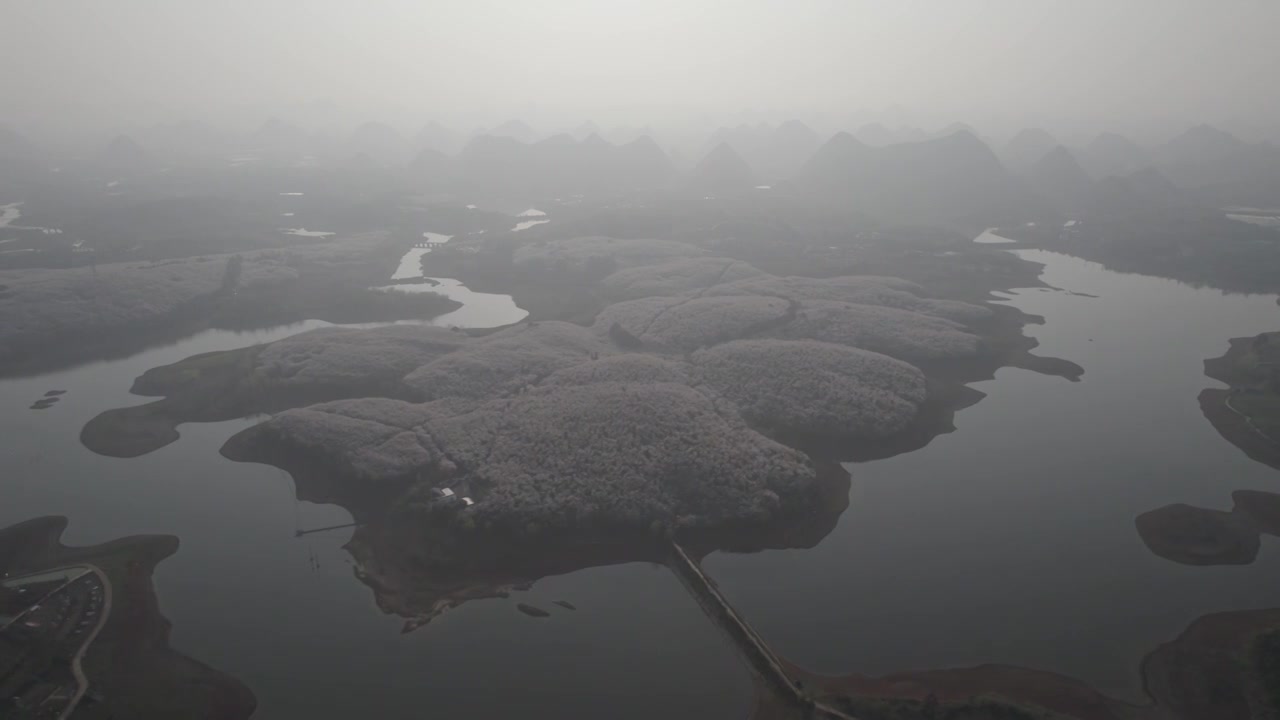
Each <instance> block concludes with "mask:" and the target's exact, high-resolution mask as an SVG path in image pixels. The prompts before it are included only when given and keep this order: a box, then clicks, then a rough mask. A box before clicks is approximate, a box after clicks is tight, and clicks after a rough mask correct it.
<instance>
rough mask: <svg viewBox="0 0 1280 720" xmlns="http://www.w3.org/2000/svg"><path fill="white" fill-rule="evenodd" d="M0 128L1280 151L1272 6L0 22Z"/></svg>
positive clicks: (750, 2) (721, 4)
mask: <svg viewBox="0 0 1280 720" xmlns="http://www.w3.org/2000/svg"><path fill="white" fill-rule="evenodd" d="M0 9H3V16H0V17H3V23H4V27H5V29H6V32H5V33H4V40H3V42H0V96H2V97H3V98H4V101H3V104H0V119H8V120H11V121H20V122H25V123H27V124H31V123H53V124H58V123H63V124H74V123H75V122H86V123H88V122H155V121H159V120H171V119H176V118H182V117H190V116H196V117H202V118H205V119H211V120H215V121H221V120H234V121H242V122H246V123H254V124H256V123H259V122H261V121H262V119H263V118H264V117H266V116H267V115H270V114H277V113H282V112H283V113H288V112H299V113H301V112H311V113H313V114H316V115H324V114H326V113H327V114H328V115H330V116H332V119H333V120H334V121H335V122H337V121H339V120H341V121H348V120H357V119H374V118H377V119H386V120H389V121H393V122H401V123H404V124H405V125H406V128H405V129H413V128H415V127H416V126H418V125H421V123H422V122H425V121H426V120H429V119H438V120H440V121H442V122H445V123H446V124H453V125H457V126H460V127H469V126H471V125H474V124H477V123H488V124H492V123H495V122H500V121H501V120H504V119H507V118H509V117H521V118H524V119H526V120H528V121H529V122H530V123H532V124H534V125H535V126H538V127H540V128H554V127H555V126H557V125H565V126H571V125H576V124H577V123H580V122H582V121H583V120H585V119H591V120H594V121H596V122H598V123H600V124H602V125H605V124H613V125H617V124H631V125H642V124H677V123H721V122H733V121H737V120H751V119H769V120H778V119H785V118H788V117H802V118H805V119H817V120H818V121H819V124H822V123H826V124H827V125H828V126H833V127H839V126H847V125H849V124H852V123H858V122H862V121H866V120H873V119H875V120H888V121H890V122H896V121H900V120H901V121H908V122H912V123H915V124H919V125H923V126H928V125H930V124H933V125H941V124H945V123H947V122H951V121H953V120H963V121H965V122H969V123H971V124H973V125H975V126H977V127H979V128H983V129H988V130H990V131H992V132H1011V131H1012V130H1014V129H1016V128H1018V127H1023V126H1031V125H1035V126H1042V127H1046V128H1049V129H1051V130H1055V131H1059V132H1088V131H1093V130H1096V129H1102V128H1114V129H1118V130H1121V131H1129V132H1142V131H1148V132H1173V131H1176V130H1178V129H1181V128H1185V127H1186V126H1188V125H1189V124H1193V123H1199V122H1206V121H1207V122H1213V123H1217V124H1220V125H1223V126H1226V127H1231V128H1235V129H1237V130H1244V131H1258V132H1262V131H1267V132H1272V131H1275V130H1276V129H1280V93H1277V92H1275V85H1276V82H1277V79H1276V78H1277V70H1280V41H1277V38H1276V34H1275V33H1276V28H1277V27H1278V26H1280V2H1276V1H1275V0H1215V1H1213V2H1210V1H1209V0H1203V1H1200V0H1072V1H1069V2H1067V1H1062V2H1058V1H1051V0H945V1H944V0H937V1H935V2H925V1H921V0H790V1H783V0H594V1H587V0H507V1H505V2H498V1H496V0H458V1H453V0H448V1H436V2H432V1H431V0H305V1H302V0H291V1H286V0H217V1H216V2H215V1H213V0H109V1H107V0H0Z"/></svg>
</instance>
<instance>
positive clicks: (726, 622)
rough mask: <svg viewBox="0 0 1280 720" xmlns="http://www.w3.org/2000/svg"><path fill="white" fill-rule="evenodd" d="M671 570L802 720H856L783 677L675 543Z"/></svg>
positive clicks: (761, 642) (743, 623)
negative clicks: (808, 719) (801, 714)
mask: <svg viewBox="0 0 1280 720" xmlns="http://www.w3.org/2000/svg"><path fill="white" fill-rule="evenodd" d="M671 550H672V553H671V554H672V562H671V569H672V570H674V571H675V573H676V576H677V577H679V578H680V582H681V583H683V584H684V586H685V587H686V588H687V589H688V590H689V592H690V593H692V594H693V597H694V598H695V599H697V601H698V604H699V605H700V606H702V609H703V611H704V612H706V613H707V614H708V615H710V616H711V617H712V618H713V619H714V620H715V621H716V623H717V624H718V625H720V627H721V628H722V629H723V630H724V631H725V632H726V633H728V634H729V637H731V638H732V639H733V641H734V643H735V644H736V645H737V646H738V649H739V650H741V651H742V654H743V655H745V656H746V658H747V661H748V662H749V663H750V664H751V667H752V669H754V670H755V672H756V674H757V675H759V676H760V677H761V678H762V679H763V680H764V681H765V682H767V683H769V685H770V686H771V687H772V688H773V690H774V691H775V692H776V693H778V695H779V697H781V698H784V699H786V700H787V701H789V702H792V703H794V704H795V705H796V706H797V707H798V708H800V709H801V711H802V712H806V713H808V714H807V715H804V717H819V718H834V719H835V720H857V719H856V718H854V717H852V716H850V715H847V714H845V713H843V712H841V711H840V710H837V709H835V708H833V707H831V706H830V705H827V704H826V703H820V702H817V701H815V700H814V699H813V698H811V697H809V695H808V694H807V693H805V692H804V691H803V690H801V689H800V687H799V686H797V685H796V683H795V682H794V681H793V680H792V679H791V678H790V677H789V676H788V675H787V672H786V670H784V669H783V666H782V661H781V660H779V659H778V656H776V655H774V654H773V650H771V649H770V648H769V645H768V644H767V643H766V642H765V641H764V639H763V638H761V637H760V635H758V634H757V633H756V631H755V630H754V629H752V627H751V626H750V625H748V624H747V621H746V620H743V619H742V616H741V615H739V614H738V611H737V610H734V609H733V606H732V605H730V604H729V601H728V600H727V599H726V598H725V597H724V595H721V594H720V589H719V588H717V587H716V585H715V582H714V581H712V580H711V578H709V577H707V576H706V574H705V573H703V572H702V568H701V567H700V566H699V565H698V563H696V562H694V561H693V558H690V557H689V554H688V553H686V552H685V550H684V548H682V547H680V544H679V543H677V542H676V541H674V540H672V541H671Z"/></svg>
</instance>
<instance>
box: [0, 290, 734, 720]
mask: <svg viewBox="0 0 1280 720" xmlns="http://www.w3.org/2000/svg"><path fill="white" fill-rule="evenodd" d="M473 295H479V294H473ZM494 297H498V296H494ZM501 297H506V296H501ZM507 300H508V302H509V301H510V298H507ZM513 307H514V306H513ZM464 309H465V308H464ZM517 310H518V308H517ZM459 312H461V311H459ZM519 312H520V313H521V314H523V312H524V311H523V310H519ZM473 313H475V314H474V315H473V317H472V319H473V320H475V321H476V324H477V325H478V326H493V325H501V324H505V323H506V322H508V321H509V316H508V315H506V314H504V313H503V312H499V313H497V314H496V315H489V316H485V315H484V313H482V312H476V311H474V310H473ZM455 324H456V323H455ZM324 325H326V323H322V322H307V323H301V324H298V325H293V326H289V327H285V328H276V329H272V330H269V331H262V332H253V333H232V332H221V331H210V332H204V333H201V334H199V335H196V336H193V337H191V338H188V339H186V340H183V341H181V342H178V343H174V344H173V345H170V346H168V347H162V348H155V349H152V350H148V351H146V352H142V353H139V354H138V355H135V356H133V357H131V358H128V359H125V360H119V361H111V362H101V363H94V364H90V365H85V366H82V367H80V368H76V369H72V370H67V371H63V372H57V373H51V374H48V375H44V376H39V377H34V378H22V379H12V380H0V467H3V468H4V469H5V472H4V476H3V478H4V479H3V488H4V490H3V492H4V495H3V497H4V502H3V503H0V526H5V525H9V524H12V523H15V522H19V521H22V520H26V519H29V518H32V517H36V516H40V515H66V516H68V517H69V518H70V527H69V528H68V532H67V534H66V537H65V538H64V540H65V541H66V542H68V543H70V544H90V543H99V542H104V541H107V540H111V539H114V538H118V537H122V536H126V535H132V534H138V533H166V534H172V535H176V536H178V537H179V538H180V540H181V546H180V548H179V550H178V553H177V554H176V555H174V556H173V557H171V558H169V559H167V560H165V561H164V562H162V563H161V564H160V566H159V568H158V569H157V572H156V576H155V581H156V587H157V591H158V594H159V599H160V607H161V610H162V612H163V613H164V614H165V616H166V617H168V618H169V620H171V621H172V622H173V634H172V644H173V646H174V647H175V648H176V649H178V650H180V651H182V652H185V653H187V654H189V655H191V656H193V657H195V658H197V659H199V660H200V661H202V662H204V663H207V664H209V665H211V666H213V667H214V668H216V669H218V670H221V671H223V672H227V673H230V674H232V675H234V676H236V677H238V678H240V679H241V680H242V681H244V682H245V683H247V684H248V685H249V686H250V688H251V689H252V690H253V691H254V693H255V694H256V695H257V697H258V701H259V710H258V713H257V715H256V716H257V717H263V718H285V717H306V718H317V719H327V718H333V719H335V720H337V719H342V720H347V719H348V718H353V717H378V718H415V719H416V718H421V717H423V716H424V711H425V710H424V709H429V713H430V715H431V717H440V718H474V717H504V716H507V715H509V714H510V712H511V710H512V709H513V708H519V709H521V712H522V714H525V715H527V716H530V717H539V716H544V714H545V716H548V717H620V718H636V719H637V720H640V719H645V720H648V719H649V718H654V717H673V718H740V717H743V716H745V714H746V713H747V712H748V710H749V708H750V704H751V700H752V695H751V681H750V676H749V674H748V671H747V668H746V666H745V665H744V664H743V663H742V662H741V660H740V659H739V657H738V655H737V654H736V651H735V650H734V648H733V646H732V645H731V644H729V642H728V641H727V640H726V639H725V638H724V637H722V636H721V634H720V632H719V630H718V629H717V628H716V627H715V626H714V625H712V624H710V623H709V622H707V620H706V618H705V616H704V615H703V613H702V611H701V609H700V608H699V607H698V605H697V604H696V602H695V601H694V600H693V599H692V598H691V597H690V596H689V595H688V593H687V592H686V591H685V590H684V588H683V587H682V586H681V585H680V583H679V581H678V580H677V579H676V577H675V576H674V575H672V574H671V573H670V572H669V571H668V570H666V568H664V567H660V566H652V565H649V564H645V563H632V564H627V565H620V566H613V567H602V568H593V569H588V570H583V571H580V572H575V573H571V574H568V575H564V576H560V577H553V578H547V579H544V580H542V581H541V582H539V583H537V585H536V586H535V587H534V588H532V589H531V590H530V591H527V592H516V593H512V595H511V597H510V598H507V599H492V600H482V601H477V602H473V603H470V604H467V605H465V606H463V607H461V608H458V609H456V610H454V611H451V612H448V613H445V614H444V615H443V616H442V617H440V618H437V619H436V620H434V621H433V622H431V623H430V624H429V625H427V626H425V627H423V628H420V629H418V630H416V631H414V632H412V633H410V634H408V635H402V634H401V633H400V628H401V622H402V621H401V620H399V619H397V618H394V617H391V616H387V615H384V614H383V613H382V612H381V611H380V610H378V608H377V607H376V606H375V604H374V601H373V595H372V593H371V591H370V590H369V589H368V588H367V587H365V586H364V585H363V584H361V583H360V582H359V581H357V580H356V579H355V577H354V576H353V573H352V567H351V565H350V562H349V559H348V556H347V554H346V552H345V551H344V550H342V547H341V546H342V544H343V543H345V542H346V540H347V539H348V538H349V537H350V530H338V531H332V532H328V533H320V534H316V535H308V536H306V537H305V538H303V539H298V538H295V537H294V531H295V530H296V529H298V528H314V527H323V526H328V525H334V524H341V523H345V522H349V521H350V516H349V515H348V514H347V513H346V512H345V511H344V510H342V509H341V508H339V507H336V506H331V505H314V504H310V503H300V502H296V501H295V499H294V494H293V482H292V480H291V479H290V478H289V477H288V475H286V474H284V473H282V472H281V471H279V470H277V469H275V468H272V467H268V466H265V465H253V464H240V463H233V462H230V461H228V460H225V459H224V458H222V456H221V455H219V454H218V449H219V448H220V447H221V446H222V444H223V443H224V442H225V441H226V439H227V438H228V437H230V436H231V435H232V434H234V433H235V432H237V431H239V430H241V429H243V428H245V427H248V426H249V425H251V424H252V423H253V422H254V421H253V420H240V421H233V422H224V423H212V424H188V425H183V426H182V427H181V428H180V432H181V433H182V437H181V439H180V440H178V441H177V442H175V443H173V444H172V445H169V446H168V447H165V448H163V449H161V450H159V451H157V452H154V453H151V454H149V455H146V456H144V457H141V458H137V459H133V460H122V459H115V458H107V457H102V456H99V455H95V454H93V453H91V452H89V451H88V450H86V449H85V448H84V447H83V446H82V445H80V443H79V441H78V438H79V433H80V428H81V427H83V425H84V424H85V423H86V422H87V421H88V420H89V419H90V418H92V417H93V416H94V415H96V414H98V413H99V412H101V411H103V410H105V409H108V408H112V407H121V406H124V405H133V404H140V403H143V402H146V401H147V399H146V398H141V397H137V396H133V395H130V394H129V392H128V389H129V387H130V385H131V383H132V382H133V378H135V377H136V376H138V375H139V374H141V373H142V372H144V371H145V370H147V369H148V368H151V367H155V366H157V365H162V364H166V363H171V362H176V361H178V360H181V359H182V358H185V357H188V356H190V355H193V354H195V353H200V352H208V351H212V350H218V349H228V348H233V347H243V346H247V345H252V344H255V343H260V342H268V341H271V340H276V339H279V338H281V337H286V336H288V335H291V334H294V333H297V332H302V331H304V330H308V329H312V328H315V327H321V326H324ZM51 389H57V390H66V391H67V393H66V395H64V396H62V399H61V400H60V401H59V402H58V403H56V404H55V405H54V406H53V407H51V408H49V409H47V410H43V411H34V410H28V409H27V407H28V406H29V405H30V404H31V403H32V402H33V401H34V400H36V399H38V398H39V397H41V396H42V395H43V394H44V393H45V392H46V391H47V390H51ZM313 554H314V557H315V558H317V559H318V560H319V568H318V569H315V570H313V569H312V567H311V560H312V557H313ZM555 600H564V601H567V602H569V603H571V604H572V605H574V606H575V607H576V608H577V609H576V610H573V611H570V610H567V609H564V608H561V607H558V606H556V605H554V604H552V602H553V601H555ZM521 602H523V603H528V604H531V605H534V606H537V607H540V608H542V609H544V610H547V611H548V612H550V613H551V615H550V617H547V618H540V619H539V618H531V617H528V616H526V615H524V614H522V613H520V612H519V611H518V610H517V609H516V604H517V603H521Z"/></svg>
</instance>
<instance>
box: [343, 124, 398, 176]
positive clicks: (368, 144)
mask: <svg viewBox="0 0 1280 720" xmlns="http://www.w3.org/2000/svg"><path fill="white" fill-rule="evenodd" d="M346 153H347V155H348V156H349V157H348V160H350V156H357V155H364V156H366V157H367V158H368V160H369V161H370V162H372V163H374V164H377V165H383V166H391V167H394V166H398V165H404V164H405V163H406V162H408V161H409V159H410V158H411V157H412V156H413V145H412V144H411V143H410V142H409V140H408V139H407V138H405V136H404V135H401V134H400V131H398V130H396V129H395V128H393V127H391V126H390V125H386V124H384V123H380V122H367V123H364V124H362V125H360V126H359V127H357V128H356V129H355V130H353V131H352V133H351V137H350V138H349V139H348V140H347V147H346Z"/></svg>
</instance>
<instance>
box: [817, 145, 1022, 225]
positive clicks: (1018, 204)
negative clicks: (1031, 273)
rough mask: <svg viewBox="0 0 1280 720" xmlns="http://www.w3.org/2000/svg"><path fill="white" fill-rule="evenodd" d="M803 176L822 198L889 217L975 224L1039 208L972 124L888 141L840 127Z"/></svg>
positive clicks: (1019, 215)
mask: <svg viewBox="0 0 1280 720" xmlns="http://www.w3.org/2000/svg"><path fill="white" fill-rule="evenodd" d="M796 181H797V184H798V185H799V187H800V188H801V189H803V190H805V191H806V192H809V193H812V194H813V195H814V196H816V197H820V198H826V199H828V200H832V201H837V202H840V203H843V204H846V206H847V207H850V208H852V209H855V210H860V211H862V212H865V213H867V214H869V215H871V216H873V217H877V218H880V219H881V220H884V221H892V222H913V223H914V222H940V223H944V224H958V225H963V226H965V227H970V228H972V227H977V226H979V225H983V224H995V221H997V220H1000V221H1006V220H1010V219H1015V218H1022V217H1029V216H1033V215H1034V212H1033V211H1034V196H1033V195H1031V194H1030V193H1029V192H1027V191H1026V190H1025V188H1023V187H1021V186H1020V184H1019V183H1018V182H1017V181H1016V180H1015V179H1014V178H1013V176H1012V175H1010V174H1009V172H1008V171H1007V170H1006V169H1005V168H1004V166H1003V165H1001V163H1000V161H999V160H998V159H996V156H995V154H994V153H992V152H991V149H990V148H989V147H987V146H986V144H984V143H983V142H982V141H981V140H979V139H978V138H977V137H975V136H974V135H973V134H972V133H970V132H968V131H960V132H957V133H955V134H952V135H949V136H947V137H943V138H939V139H936V140H928V141H924V142H918V143H899V144H896V145H888V146H885V147H870V146H868V145H866V144H864V143H861V142H859V141H858V140H857V139H855V138H854V137H853V136H852V135H849V134H848V133H839V134H837V135H836V136H834V137H832V138H831V139H830V140H828V141H827V142H826V144H824V145H823V146H822V147H821V148H819V150H818V152H817V153H815V154H814V157H813V158H812V159H811V160H810V161H809V162H808V163H807V164H806V165H805V167H804V168H803V169H802V170H801V171H800V173H799V174H798V175H797V178H796Z"/></svg>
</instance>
